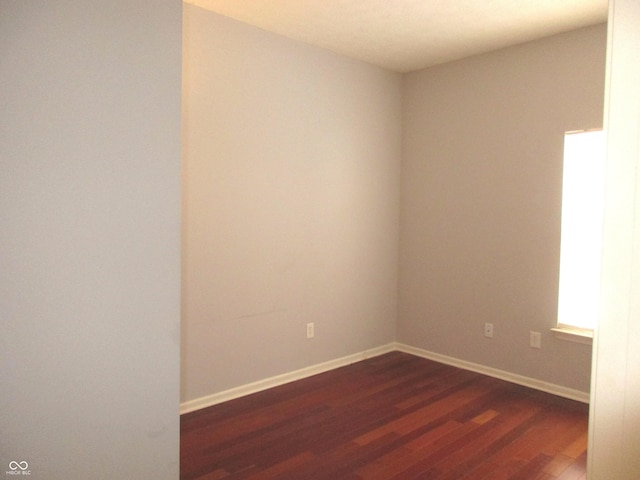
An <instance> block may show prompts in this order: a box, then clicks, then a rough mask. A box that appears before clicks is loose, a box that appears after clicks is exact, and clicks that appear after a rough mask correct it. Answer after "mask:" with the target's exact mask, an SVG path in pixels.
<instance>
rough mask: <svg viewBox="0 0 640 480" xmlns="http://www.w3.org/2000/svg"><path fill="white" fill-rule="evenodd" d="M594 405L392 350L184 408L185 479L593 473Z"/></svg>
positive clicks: (574, 477)
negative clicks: (589, 453) (589, 464)
mask: <svg viewBox="0 0 640 480" xmlns="http://www.w3.org/2000/svg"><path fill="white" fill-rule="evenodd" d="M587 417H588V407H587V405H584V404H582V403H579V402H574V401H571V400H567V399H562V398H559V397H555V396H553V395H549V394H545V393H542V392H539V391H535V390H531V389H527V388H524V387H521V386H517V385H513V384H510V383H507V382H503V381H501V380H497V379H494V378H490V377H486V376H483V375H480V374H476V373H473V372H468V371H465V370H460V369H457V368H454V367H450V366H445V365H442V364H439V363H436V362H432V361H430V360H425V359H422V358H418V357H415V356H412V355H408V354H405V353H400V352H392V353H389V354H386V355H382V356H379V357H376V358H372V359H369V360H365V361H363V362H359V363H355V364H353V365H350V366H347V367H343V368H339V369H336V370H333V371H331V372H327V373H323V374H320V375H316V376H313V377H310V378H307V379H304V380H299V381H297V382H292V383H289V384H287V385H283V386H280V387H276V388H273V389H270V390H267V391H264V392H260V393H256V394H253V395H249V396H246V397H243V398H240V399H237V400H232V401H230V402H226V403H223V404H220V405H215V406H213V407H209V408H206V409H202V410H199V411H197V412H193V413H189V414H186V415H183V416H182V417H181V449H180V461H181V478H182V479H184V480H189V479H200V480H217V479H292V480H321V479H332V480H338V479H349V480H355V479H370V480H378V479H385V480H386V479H438V480H485V479H487V480H489V479H490V480H586V466H585V464H586V448H587Z"/></svg>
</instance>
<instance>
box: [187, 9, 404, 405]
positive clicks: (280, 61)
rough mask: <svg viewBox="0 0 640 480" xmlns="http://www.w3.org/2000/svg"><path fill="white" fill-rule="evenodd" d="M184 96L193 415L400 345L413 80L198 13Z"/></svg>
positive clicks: (190, 25)
mask: <svg viewBox="0 0 640 480" xmlns="http://www.w3.org/2000/svg"><path fill="white" fill-rule="evenodd" d="M183 88H184V99H183V101H184V107H183V108H184V111H183V125H184V127H183V128H184V130H183V142H184V145H185V150H184V155H183V162H184V184H183V191H184V204H183V219H184V226H183V247H184V249H183V290H182V295H183V321H182V332H183V344H182V400H183V401H187V400H193V399H196V398H199V397H202V396H206V395H210V394H213V393H216V392H219V391H222V390H225V389H229V388H232V387H236V386H239V385H243V384H246V383H249V382H252V381H256V380H260V379H264V378H266V377H270V376H274V375H277V374H282V373H287V372H290V371H292V370H295V369H299V368H303V367H306V366H310V365H314V364H318V363H320V362H324V361H328V360H333V359H336V358H339V357H342V356H346V355H349V354H353V353H357V352H360V351H362V350H365V349H369V348H373V347H378V346H380V345H383V344H385V343H388V342H392V341H393V340H394V338H395V320H396V310H397V302H396V296H397V293H396V292H397V273H396V272H397V260H398V259H397V251H398V223H399V220H398V217H399V166H400V155H401V77H400V75H399V74H394V73H390V72H387V71H384V70H382V69H379V68H376V67H372V66H369V65H366V64H364V63H361V62H357V61H353V60H350V59H346V58H344V57H340V56H338V55H334V54H332V53H329V52H326V51H323V50H320V49H316V48H312V47H308V46H305V45H303V44H300V43H296V42H292V41H290V40H287V39H284V38H282V37H279V36H276V35H272V34H270V33H266V32H264V31H261V30H259V29H256V28H253V27H249V26H246V25H243V24H241V23H238V22H235V21H232V20H229V19H226V18H224V17H221V16H218V15H216V14H213V13H210V12H207V11H205V10H202V9H200V8H197V7H193V6H190V5H185V6H184V76H183ZM307 322H314V323H315V330H316V332H315V338H314V339H313V340H307V339H306V336H305V335H306V323H307Z"/></svg>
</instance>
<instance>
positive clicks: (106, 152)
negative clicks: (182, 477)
mask: <svg viewBox="0 0 640 480" xmlns="http://www.w3.org/2000/svg"><path fill="white" fill-rule="evenodd" d="M181 10H182V5H181V3H180V2H176V1H173V0H164V1H158V0H114V1H109V2H87V1H85V0H56V1H55V2H51V1H44V0H43V1H35V0H34V1H2V2H1V3H0V85H2V87H1V88H0V105H1V106H2V107H1V114H0V167H1V168H0V171H1V172H2V173H1V174H0V252H1V253H0V312H1V313H0V332H2V333H1V334H0V432H1V434H0V472H2V475H3V476H4V472H5V471H10V470H11V467H10V466H9V464H10V462H19V463H20V464H21V465H23V466H24V465H25V464H24V463H22V462H27V464H28V470H29V471H31V476H30V477H29V478H34V479H36V478H38V479H40V478H41V479H47V480H49V479H54V480H55V479H69V478H91V479H128V478H154V479H175V478H178V474H179V473H178V438H179V431H178V426H179V425H178V401H179V321H180V312H179V308H180V302H179V294H180V266H179V265H180V264H179V262H180V181H179V177H180V74H181V52H180V42H181ZM14 467H15V465H14ZM21 478H22V477H21Z"/></svg>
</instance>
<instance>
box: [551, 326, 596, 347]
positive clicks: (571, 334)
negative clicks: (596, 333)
mask: <svg viewBox="0 0 640 480" xmlns="http://www.w3.org/2000/svg"><path fill="white" fill-rule="evenodd" d="M551 331H552V332H553V333H554V334H555V336H556V338H559V339H560V340H565V341H567V342H574V343H582V344H584V345H591V344H592V343H593V330H589V329H586V328H577V327H569V326H568V325H558V326H557V327H555V328H552V329H551Z"/></svg>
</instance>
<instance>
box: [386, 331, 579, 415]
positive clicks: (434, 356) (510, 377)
mask: <svg viewBox="0 0 640 480" xmlns="http://www.w3.org/2000/svg"><path fill="white" fill-rule="evenodd" d="M395 349H396V350H398V351H400V352H405V353H409V354H411V355H415V356H417V357H422V358H426V359H429V360H433V361H435V362H439V363H444V364H446V365H451V366H453V367H458V368H462V369H464V370H470V371H472V372H476V373H481V374H483V375H487V376H490V377H494V378H499V379H500V380H506V381H507V382H511V383H515V384H518V385H523V386H525V387H529V388H533V389H535V390H541V391H543V392H547V393H551V394H553V395H557V396H559V397H564V398H569V399H571V400H577V401H578V402H582V403H589V393H588V392H583V391H581V390H574V389H572V388H567V387H563V386H560V385H556V384H554V383H549V382H543V381H542V380H536V379H535V378H530V377H525V376H523V375H518V374H516V373H511V372H507V371H504V370H499V369H497V368H492V367H487V366H485V365H480V364H478V363H473V362H467V361H465V360H459V359H457V358H454V357H449V356H446V355H441V354H439V353H434V352H430V351H428V350H423V349H421V348H417V347H412V346H410V345H405V344H403V343H396V344H395Z"/></svg>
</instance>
